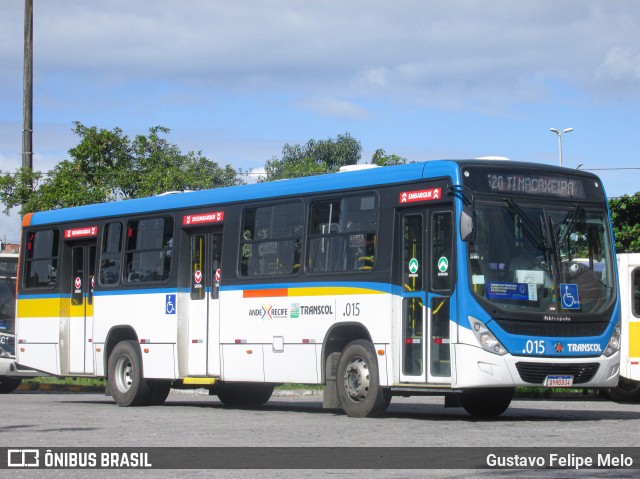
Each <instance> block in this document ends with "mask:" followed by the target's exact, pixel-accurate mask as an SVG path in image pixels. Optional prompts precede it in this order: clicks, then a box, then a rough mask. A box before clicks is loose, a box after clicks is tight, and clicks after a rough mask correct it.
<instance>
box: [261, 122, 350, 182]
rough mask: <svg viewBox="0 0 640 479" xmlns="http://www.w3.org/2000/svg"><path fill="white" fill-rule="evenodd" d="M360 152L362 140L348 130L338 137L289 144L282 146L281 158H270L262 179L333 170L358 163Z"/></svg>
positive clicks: (314, 173) (306, 174)
mask: <svg viewBox="0 0 640 479" xmlns="http://www.w3.org/2000/svg"><path fill="white" fill-rule="evenodd" d="M361 153H362V147H361V146H360V142H359V141H358V140H356V139H355V138H353V137H352V136H351V135H349V133H345V134H344V135H338V137H337V138H336V139H335V140H334V139H333V138H329V139H327V140H313V139H311V140H309V141H308V142H307V144H306V145H304V146H301V145H289V144H288V143H287V144H285V145H284V147H283V148H282V158H275V157H273V158H271V159H270V160H267V162H266V164H265V173H266V178H265V179H264V180H263V181H273V180H281V179H284V178H297V177H301V176H312V175H319V174H323V173H333V172H335V171H338V170H339V169H340V167H342V166H347V165H355V164H357V163H358V161H359V160H360V155H361Z"/></svg>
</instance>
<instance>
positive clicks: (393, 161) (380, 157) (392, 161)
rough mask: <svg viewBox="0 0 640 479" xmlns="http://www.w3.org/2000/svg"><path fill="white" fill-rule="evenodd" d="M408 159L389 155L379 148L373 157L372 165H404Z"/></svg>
mask: <svg viewBox="0 0 640 479" xmlns="http://www.w3.org/2000/svg"><path fill="white" fill-rule="evenodd" d="M406 162H407V159H406V158H404V157H402V156H398V155H387V153H386V152H385V151H384V150H383V149H382V148H378V149H377V150H376V151H375V153H374V154H373V156H372V157H371V164H372V165H378V166H393V165H404V164H405V163H406Z"/></svg>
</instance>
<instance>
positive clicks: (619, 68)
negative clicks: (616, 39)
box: [598, 47, 640, 82]
mask: <svg viewBox="0 0 640 479" xmlns="http://www.w3.org/2000/svg"><path fill="white" fill-rule="evenodd" d="M598 74H599V76H600V77H609V78H612V79H614V80H629V81H633V82H635V81H637V80H640V53H638V52H637V51H634V50H633V49H631V48H624V47H614V48H612V49H611V50H609V51H608V52H607V55H606V57H605V59H604V61H603V62H602V64H601V65H600V68H599V69H598Z"/></svg>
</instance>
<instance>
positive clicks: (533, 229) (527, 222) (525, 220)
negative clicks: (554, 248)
mask: <svg viewBox="0 0 640 479" xmlns="http://www.w3.org/2000/svg"><path fill="white" fill-rule="evenodd" d="M505 202H506V203H507V206H508V207H509V208H511V209H512V210H513V211H515V212H516V213H517V214H518V215H519V216H520V218H521V219H520V223H521V224H522V226H523V227H524V228H523V232H524V234H525V235H526V236H527V238H528V239H529V241H531V243H533V244H534V245H535V246H536V247H537V248H538V249H539V250H542V251H548V250H549V248H551V244H550V243H549V241H548V240H547V236H546V234H545V233H544V224H542V225H541V228H540V229H538V227H537V226H536V224H535V223H534V222H533V221H532V220H531V218H529V216H528V215H527V214H526V213H525V212H524V210H523V209H522V208H520V206H519V205H518V204H517V203H516V202H515V201H513V199H511V198H508V199H506V200H505Z"/></svg>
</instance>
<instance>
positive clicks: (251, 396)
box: [215, 383, 274, 407]
mask: <svg viewBox="0 0 640 479" xmlns="http://www.w3.org/2000/svg"><path fill="white" fill-rule="evenodd" d="M273 388H274V385H273V384H268V383H221V384H218V385H217V386H216V389H215V394H216V395H217V396H218V399H220V401H221V402H222V403H223V404H224V405H225V406H231V407H257V406H262V405H263V404H265V403H266V402H267V401H269V399H271V395H272V394H273Z"/></svg>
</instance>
